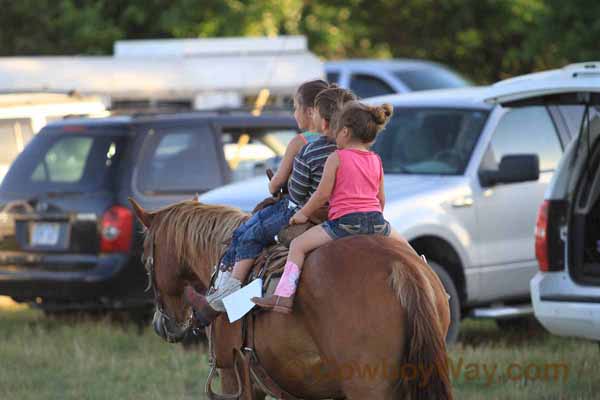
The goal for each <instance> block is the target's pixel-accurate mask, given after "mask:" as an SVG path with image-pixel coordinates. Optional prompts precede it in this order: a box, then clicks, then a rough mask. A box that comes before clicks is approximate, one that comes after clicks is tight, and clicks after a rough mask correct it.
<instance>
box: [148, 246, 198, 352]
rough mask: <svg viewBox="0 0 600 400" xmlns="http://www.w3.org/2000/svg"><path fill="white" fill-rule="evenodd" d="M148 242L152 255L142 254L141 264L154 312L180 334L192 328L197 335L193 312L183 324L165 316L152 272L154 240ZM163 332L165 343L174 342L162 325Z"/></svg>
mask: <svg viewBox="0 0 600 400" xmlns="http://www.w3.org/2000/svg"><path fill="white" fill-rule="evenodd" d="M149 240H151V248H152V253H151V255H150V256H149V257H144V254H142V263H143V264H144V268H145V269H146V274H147V275H148V286H147V287H146V291H148V290H150V289H152V292H153V295H154V305H155V306H156V311H157V312H158V313H159V314H160V316H161V318H163V319H166V320H169V321H172V322H173V323H174V324H175V325H176V326H177V328H178V329H179V330H181V331H182V332H183V331H186V330H188V329H190V328H192V332H193V333H194V334H198V333H199V330H198V328H195V327H193V322H194V315H193V312H190V313H189V315H188V318H187V319H186V320H185V321H184V322H183V323H179V322H177V319H175V318H173V317H171V316H169V314H167V313H166V312H165V310H164V304H163V302H162V299H161V296H160V292H159V291H158V289H157V285H156V274H155V272H154V251H155V245H154V239H153V238H149ZM163 331H164V333H165V335H166V339H167V341H169V342H174V341H175V336H174V335H173V334H172V333H171V332H169V330H168V329H167V327H166V326H165V325H163Z"/></svg>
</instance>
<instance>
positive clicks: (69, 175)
mask: <svg viewBox="0 0 600 400" xmlns="http://www.w3.org/2000/svg"><path fill="white" fill-rule="evenodd" d="M93 142H94V139H93V138H91V137H67V138H64V139H63V140H60V141H58V142H56V143H55V144H54V145H53V146H52V147H50V149H49V150H48V152H47V153H46V155H45V156H44V158H43V159H42V161H40V162H39V164H38V166H37V167H36V168H35V169H34V170H33V174H32V175H31V180H32V181H33V182H43V181H49V182H60V183H73V182H77V181H79V180H81V177H82V176H83V171H84V168H85V164H86V161H87V158H88V156H89V155H90V150H91V149H92V143H93Z"/></svg>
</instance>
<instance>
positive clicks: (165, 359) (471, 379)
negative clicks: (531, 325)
mask: <svg viewBox="0 0 600 400" xmlns="http://www.w3.org/2000/svg"><path fill="white" fill-rule="evenodd" d="M450 362H451V368H452V370H451V373H452V374H453V382H454V392H455V398H456V399H511V400H513V399H569V400H574V399H597V398H600V394H598V393H600V379H598V371H600V349H599V348H598V345H597V344H595V343H591V342H586V341H579V340H571V339H562V338H558V337H552V336H550V335H548V334H546V333H544V332H543V331H541V330H539V329H537V330H529V331H527V332H506V331H504V332H503V331H501V330H499V329H498V328H496V325H495V324H494V323H493V322H489V321H486V322H479V321H478V322H474V321H466V323H465V324H464V328H463V331H462V332H461V339H460V343H459V344H458V345H456V346H453V348H452V349H451V354H450ZM494 366H495V367H494ZM565 371H566V373H565ZM207 373H208V368H207V358H206V355H205V354H204V349H203V348H202V347H200V346H198V347H196V348H193V349H192V350H184V349H183V347H182V346H180V345H169V344H167V343H165V342H163V341H162V340H161V339H160V338H158V337H157V336H156V335H155V334H154V333H153V332H152V331H151V330H150V328H149V327H147V328H144V329H141V330H140V329H138V328H137V327H136V326H135V325H133V324H131V323H128V322H115V321H114V319H111V320H109V319H106V318H105V319H98V318H97V319H93V320H92V319H79V320H69V321H65V320H64V319H61V320H57V319H54V318H47V317H45V316H44V315H43V314H42V313H41V312H38V311H35V310H31V309H29V308H25V307H18V306H15V305H12V304H9V303H7V302H4V303H2V302H0V399H11V400H12V399H18V400H28V399H78V400H79V399H111V400H112V399H144V400H146V399H157V400H158V399H160V400H164V399H203V398H204V397H203V388H204V382H205V378H206V375H207Z"/></svg>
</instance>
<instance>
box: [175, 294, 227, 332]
mask: <svg viewBox="0 0 600 400" xmlns="http://www.w3.org/2000/svg"><path fill="white" fill-rule="evenodd" d="M183 298H184V300H185V302H186V303H187V304H188V305H189V306H190V307H192V313H193V314H194V320H195V321H196V322H197V324H198V325H197V327H198V328H206V327H207V326H208V325H210V324H211V323H212V322H213V321H214V320H215V319H216V318H217V317H218V316H219V315H220V314H221V312H220V311H217V310H215V309H214V308H212V307H211V306H210V304H208V301H206V297H204V296H203V295H201V294H200V293H198V292H197V291H196V290H195V289H194V288H193V287H191V286H186V287H185V288H184V289H183Z"/></svg>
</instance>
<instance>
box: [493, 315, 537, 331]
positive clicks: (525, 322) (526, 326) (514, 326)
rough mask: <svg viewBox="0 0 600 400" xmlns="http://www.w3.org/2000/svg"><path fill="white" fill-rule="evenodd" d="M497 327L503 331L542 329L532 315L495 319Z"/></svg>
mask: <svg viewBox="0 0 600 400" xmlns="http://www.w3.org/2000/svg"><path fill="white" fill-rule="evenodd" d="M496 325H497V326H498V328H500V329H502V330H505V331H524V332H528V331H532V330H541V329H543V328H542V326H541V325H540V323H539V322H538V321H537V320H536V319H535V317H533V316H527V317H517V318H503V319H497V320H496Z"/></svg>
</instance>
